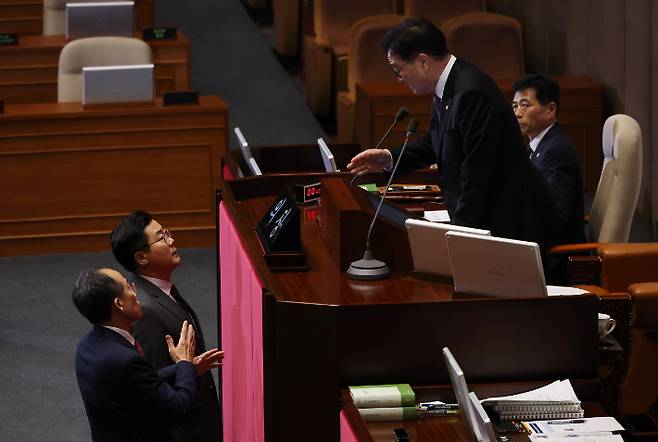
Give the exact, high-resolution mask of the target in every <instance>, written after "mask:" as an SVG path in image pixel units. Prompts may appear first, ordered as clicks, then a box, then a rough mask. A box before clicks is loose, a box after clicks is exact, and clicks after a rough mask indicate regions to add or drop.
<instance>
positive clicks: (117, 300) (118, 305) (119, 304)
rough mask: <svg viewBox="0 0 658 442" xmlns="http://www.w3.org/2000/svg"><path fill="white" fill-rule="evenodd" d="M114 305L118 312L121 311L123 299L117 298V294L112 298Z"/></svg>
mask: <svg viewBox="0 0 658 442" xmlns="http://www.w3.org/2000/svg"><path fill="white" fill-rule="evenodd" d="M114 307H116V309H117V310H119V311H120V312H122V311H123V301H121V298H119V297H118V296H117V297H116V298H114Z"/></svg>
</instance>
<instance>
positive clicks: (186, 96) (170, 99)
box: [162, 90, 199, 106]
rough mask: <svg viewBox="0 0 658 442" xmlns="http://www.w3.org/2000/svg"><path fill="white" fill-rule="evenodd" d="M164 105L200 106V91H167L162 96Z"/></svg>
mask: <svg viewBox="0 0 658 442" xmlns="http://www.w3.org/2000/svg"><path fill="white" fill-rule="evenodd" d="M162 104H163V105H165V106H171V105H175V104H199V91H197V90H190V91H167V92H165V93H164V94H162Z"/></svg>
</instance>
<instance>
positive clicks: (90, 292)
mask: <svg viewBox="0 0 658 442" xmlns="http://www.w3.org/2000/svg"><path fill="white" fill-rule="evenodd" d="M122 292H123V287H122V286H121V284H120V283H118V282H117V281H115V280H114V279H113V278H112V277H111V276H108V275H106V274H104V273H101V272H99V271H98V270H97V269H88V270H83V271H82V272H81V273H80V276H78V279H77V280H76V281H75V284H73V296H72V297H73V304H75V306H76V307H77V308H78V311H79V312H80V313H81V314H82V316H84V317H85V318H87V319H88V320H89V322H91V323H92V324H98V323H101V322H104V321H107V320H109V319H110V317H111V316H112V303H113V302H114V299H115V298H116V297H117V296H119V295H120V294H121V293H122Z"/></svg>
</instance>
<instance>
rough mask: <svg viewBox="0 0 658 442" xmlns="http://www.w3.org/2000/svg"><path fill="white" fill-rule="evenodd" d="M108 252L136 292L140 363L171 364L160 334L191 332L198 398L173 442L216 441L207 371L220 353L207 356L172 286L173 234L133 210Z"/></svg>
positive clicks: (216, 406) (174, 263)
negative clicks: (186, 325)
mask: <svg viewBox="0 0 658 442" xmlns="http://www.w3.org/2000/svg"><path fill="white" fill-rule="evenodd" d="M111 243H112V253H113V254H114V257H115V258H116V260H117V261H118V262H119V263H120V264H121V265H122V266H123V267H124V268H125V269H126V270H128V271H130V272H132V275H131V276H130V277H129V279H131V280H132V281H133V282H134V283H135V286H136V288H137V293H138V296H139V299H140V302H141V308H142V312H143V315H142V318H141V319H140V320H138V321H137V322H135V324H134V326H133V335H134V336H135V338H136V339H137V340H138V341H139V342H140V344H141V345H142V348H143V351H144V356H145V358H146V359H147V360H148V361H149V362H150V363H151V364H152V365H153V366H154V367H155V368H156V369H159V368H162V367H165V366H167V365H170V364H171V363H172V361H171V359H170V357H169V352H168V350H167V346H166V343H164V341H163V338H164V336H165V335H172V336H175V334H174V331H175V330H180V328H181V326H182V323H183V321H188V322H189V323H190V324H192V326H193V327H194V330H195V332H196V350H197V351H196V353H195V356H196V358H195V360H196V362H197V365H196V367H197V374H198V394H197V398H196V400H195V403H194V407H193V409H192V410H191V413H190V415H189V417H188V418H187V419H186V420H185V421H184V423H183V425H182V426H181V427H179V428H175V429H174V430H173V431H174V434H173V436H174V438H175V440H177V441H187V442H192V441H195V442H196V441H212V442H217V441H219V440H220V425H219V403H218V399H217V391H216V389H215V383H214V381H213V378H212V374H211V373H210V369H212V368H215V367H219V366H220V365H221V361H222V359H223V357H224V353H223V352H220V351H219V350H218V349H217V348H214V349H212V350H208V351H206V345H205V342H204V339H203V332H202V330H201V325H200V323H199V320H198V318H197V316H196V314H195V313H194V310H192V308H191V307H190V305H189V304H188V303H187V302H186V301H185V299H183V297H182V296H181V294H180V293H179V291H178V289H177V288H176V286H175V285H173V284H172V282H171V276H172V273H173V272H174V270H176V268H178V266H179V265H180V263H181V257H180V255H178V252H177V250H176V247H175V246H174V237H173V235H172V233H171V232H170V231H169V230H168V229H166V228H164V227H163V226H162V225H160V223H158V222H157V221H156V220H154V219H153V218H152V216H151V215H150V214H149V213H147V212H143V211H135V212H133V213H131V214H130V215H129V216H128V217H126V218H125V219H124V220H122V221H121V223H119V225H118V226H117V227H116V228H115V229H114V230H113V231H112V235H111Z"/></svg>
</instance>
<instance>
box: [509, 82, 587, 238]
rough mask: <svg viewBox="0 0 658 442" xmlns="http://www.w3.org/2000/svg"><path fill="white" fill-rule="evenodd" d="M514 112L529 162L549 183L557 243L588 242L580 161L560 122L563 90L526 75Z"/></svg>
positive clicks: (516, 86) (518, 89) (519, 84)
mask: <svg viewBox="0 0 658 442" xmlns="http://www.w3.org/2000/svg"><path fill="white" fill-rule="evenodd" d="M513 92H514V99H513V101H512V109H513V110H514V113H515V114H516V117H517V119H518V120H519V126H520V127H521V132H522V133H523V135H524V136H525V137H526V138H527V141H528V142H529V145H528V149H529V151H528V154H529V156H530V162H531V163H532V164H533V165H534V166H535V167H536V168H537V170H539V172H540V173H541V175H542V176H543V177H544V179H545V180H546V182H547V183H548V185H549V187H550V189H551V194H552V197H553V200H554V201H555V206H556V207H557V210H558V214H559V220H560V225H559V228H558V233H557V238H556V239H557V241H558V242H560V243H581V242H585V230H584V229H585V222H584V208H583V184H582V177H581V173H580V159H579V158H578V153H577V152H576V148H575V147H574V145H573V144H572V143H571V140H570V139H569V136H568V135H567V134H566V133H565V132H564V130H563V129H562V127H561V126H560V124H559V123H558V121H557V115H558V111H559V107H560V88H559V86H558V84H557V82H556V81H553V80H552V79H550V78H548V77H546V76H544V75H541V74H531V75H526V76H525V77H524V78H522V79H521V80H519V81H517V82H516V83H515V84H514V87H513Z"/></svg>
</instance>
